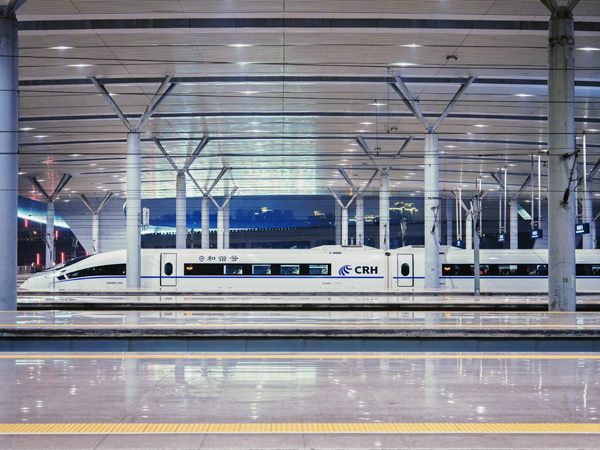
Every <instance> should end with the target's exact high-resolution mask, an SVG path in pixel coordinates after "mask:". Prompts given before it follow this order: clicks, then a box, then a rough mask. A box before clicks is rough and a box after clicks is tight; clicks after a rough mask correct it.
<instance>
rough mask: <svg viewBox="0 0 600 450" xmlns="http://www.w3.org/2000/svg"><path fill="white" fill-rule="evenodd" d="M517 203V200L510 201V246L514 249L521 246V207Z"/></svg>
mask: <svg viewBox="0 0 600 450" xmlns="http://www.w3.org/2000/svg"><path fill="white" fill-rule="evenodd" d="M517 205H518V202H517V200H513V201H512V202H510V221H509V230H510V248H511V249H513V250H514V249H518V248H519V207H518V206H517Z"/></svg>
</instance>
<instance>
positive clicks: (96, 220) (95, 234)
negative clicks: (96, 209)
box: [90, 213, 100, 255]
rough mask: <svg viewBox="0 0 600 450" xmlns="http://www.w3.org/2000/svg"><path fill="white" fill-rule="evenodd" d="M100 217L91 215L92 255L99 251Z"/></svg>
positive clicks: (95, 214) (96, 214)
mask: <svg viewBox="0 0 600 450" xmlns="http://www.w3.org/2000/svg"><path fill="white" fill-rule="evenodd" d="M99 236H100V215H99V214H98V213H92V251H91V252H90V253H91V254H92V255H95V254H96V253H98V252H99V251H100V238H99Z"/></svg>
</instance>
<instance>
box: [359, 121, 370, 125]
mask: <svg viewBox="0 0 600 450" xmlns="http://www.w3.org/2000/svg"><path fill="white" fill-rule="evenodd" d="M360 125H373V122H361V123H360Z"/></svg>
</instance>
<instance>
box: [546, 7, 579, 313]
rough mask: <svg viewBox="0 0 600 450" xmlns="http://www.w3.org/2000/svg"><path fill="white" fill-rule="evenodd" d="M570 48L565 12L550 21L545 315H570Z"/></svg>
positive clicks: (568, 17)
mask: <svg viewBox="0 0 600 450" xmlns="http://www.w3.org/2000/svg"><path fill="white" fill-rule="evenodd" d="M574 44H575V39H574V27H573V15H572V12H571V10H570V9H569V8H568V7H566V6H561V7H558V8H556V9H554V11H553V13H552V17H551V19H550V39H549V47H548V50H549V73H548V100H549V104H548V160H549V162H548V183H549V186H548V216H549V217H548V263H549V264H548V295H549V310H550V311H575V309H576V303H575V300H576V299H575V292H576V286H575V232H574V230H575V202H576V201H577V197H576V194H575V192H574V187H575V182H574V180H571V179H570V173H571V170H572V168H573V165H574V163H575V161H574V160H575V117H574V100H575V95H574V94H575V89H574V86H575V78H574V77H575V72H574V65H575V57H574V53H573V49H574Z"/></svg>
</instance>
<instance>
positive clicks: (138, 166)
mask: <svg viewBox="0 0 600 450" xmlns="http://www.w3.org/2000/svg"><path fill="white" fill-rule="evenodd" d="M141 216H142V156H141V146H140V134H139V133H128V134H127V230H126V235H127V289H139V288H140V287H141V262H140V259H141V248H142V243H141V235H140V226H141V223H140V222H141Z"/></svg>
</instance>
